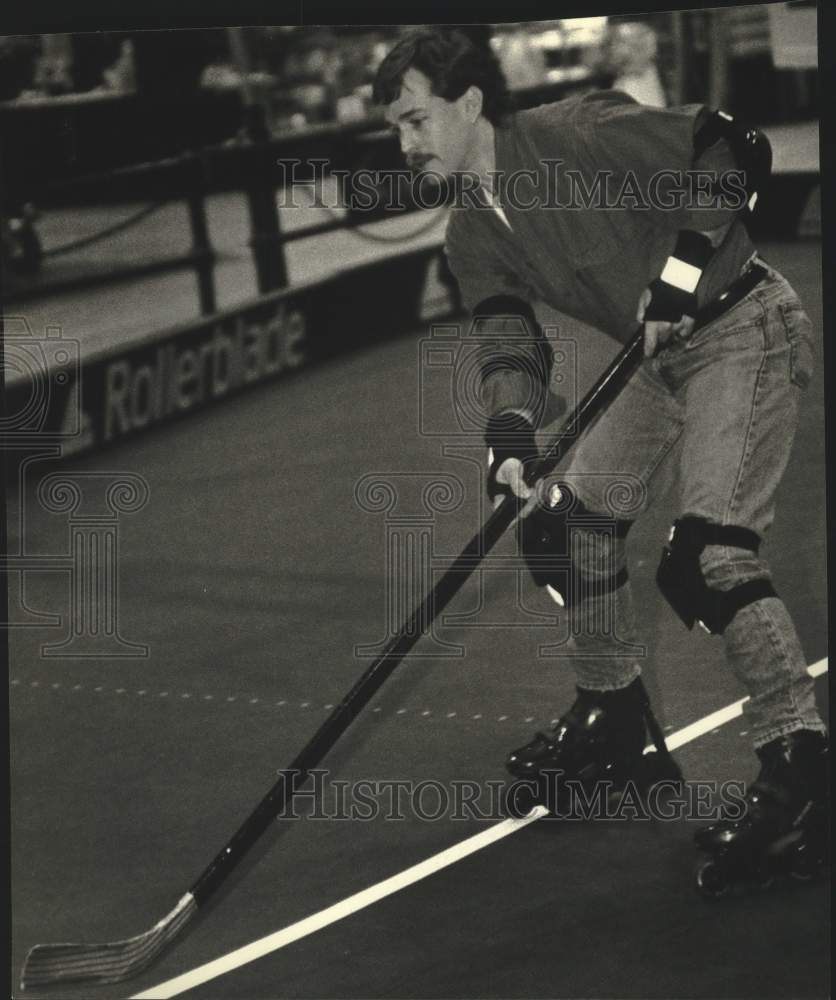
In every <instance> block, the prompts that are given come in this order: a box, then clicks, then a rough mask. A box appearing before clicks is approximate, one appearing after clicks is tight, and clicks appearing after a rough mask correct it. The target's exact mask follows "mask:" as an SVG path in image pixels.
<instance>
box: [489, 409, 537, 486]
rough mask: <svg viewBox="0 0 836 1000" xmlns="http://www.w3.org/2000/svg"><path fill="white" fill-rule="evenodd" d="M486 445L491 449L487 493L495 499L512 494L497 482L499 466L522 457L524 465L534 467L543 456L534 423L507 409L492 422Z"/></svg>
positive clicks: (492, 418)
mask: <svg viewBox="0 0 836 1000" xmlns="http://www.w3.org/2000/svg"><path fill="white" fill-rule="evenodd" d="M485 444H486V445H487V446H488V463H489V464H488V481H487V490H488V496H489V497H490V498H491V500H493V499H494V497H496V496H499V495H507V494H509V493H511V488H510V487H509V486H506V485H505V484H504V483H499V482H497V480H496V474H497V472H498V471H499V467H500V466H501V465H502V463H503V462H504V461H505V460H506V459H508V458H518V459H519V460H520V461H521V462H522V463H523V466H524V467H525V466H527V465H529V466H530V465H531V464H532V463H533V462H535V461H536V460H537V458H538V457H539V454H540V453H539V451H538V449H537V442H536V441H535V439H534V424H532V423H531V421H530V420H528V419H527V418H526V417H524V416H523V415H522V414H521V413H515V412H514V411H513V410H507V411H506V412H504V413H498V414H496V416H493V417H491V418H490V420H488V425H487V427H486V428H485Z"/></svg>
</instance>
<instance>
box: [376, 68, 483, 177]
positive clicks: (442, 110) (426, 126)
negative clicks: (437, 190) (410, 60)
mask: <svg viewBox="0 0 836 1000" xmlns="http://www.w3.org/2000/svg"><path fill="white" fill-rule="evenodd" d="M474 108H475V106H474V103H473V88H471V91H466V92H465V93H464V94H462V96H461V97H460V98H458V100H455V101H446V100H444V98H443V97H437V96H436V95H435V94H433V93H432V88H431V84H430V81H429V79H428V78H427V77H426V76H424V74H423V73H422V72H421V71H420V70H417V69H413V68H410V69H408V70H407V71H406V73H404V76H403V81H402V84H401V92H400V94H399V95H398V97H397V99H396V100H394V101H393V102H392V103H391V104H390V105H388V106H387V108H386V120H387V121H388V122H389V124H390V125H391V126H392V127H393V128H394V129H395V130H396V131H397V132H398V134H399V136H400V141H401V152H402V153H403V154H404V157H405V158H406V162H407V164H408V165H409V167H410V169H412V170H414V171H416V172H421V171H424V170H426V171H434V172H435V173H439V174H443V175H444V176H445V177H449V176H450V175H451V174H453V173H455V172H456V171H460V170H464V169H466V168H467V167H468V163H467V159H468V155H469V152H470V150H471V149H472V148H473V141H474V137H475V133H476V123H475V119H477V118H478V115H479V111H478V110H476V111H475V113H474Z"/></svg>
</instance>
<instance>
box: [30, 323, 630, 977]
mask: <svg viewBox="0 0 836 1000" xmlns="http://www.w3.org/2000/svg"><path fill="white" fill-rule="evenodd" d="M642 354H643V328H640V329H639V330H638V331H637V332H636V333H635V334H634V335H633V336H632V338H631V339H630V341H629V342H628V343H627V345H626V346H625V347H624V348H623V349H622V350H621V351H620V352H619V354H618V355H617V357H616V358H615V360H614V361H613V362H612V363H611V364H610V365H609V367H608V368H607V369H606V371H605V372H604V373H603V375H601V377H600V378H599V379H598V381H597V382H596V383H595V385H594V386H593V387H592V388H591V389H590V390H589V392H588V393H587V394H586V396H584V398H583V399H582V400H581V402H580V403H579V404H578V406H577V407H576V409H575V410H574V411H573V412H572V414H571V416H570V418H569V420H568V421H567V422H566V423H565V424H564V426H563V429H562V430H561V431H560V433H559V434H558V435H557V436H556V438H555V439H554V441H553V442H552V443H551V445H550V446H549V448H548V450H547V451H546V453H545V454H544V455H543V457H542V458H541V459H540V461H539V462H538V464H537V465H536V467H535V469H534V470H533V473H532V475H531V476H530V477H529V478H530V480H531V481H532V482H534V481H535V480H536V479H540V478H542V477H543V476H544V475H547V474H548V473H550V472H551V471H552V470H553V469H554V468H555V466H556V465H557V463H558V462H559V461H560V460H561V459H562V458H563V457H564V455H565V454H566V452H567V451H568V450H569V448H570V447H571V446H572V445H573V444H574V442H575V441H576V440H577V438H578V436H579V435H580V434H581V433H583V431H584V430H586V428H587V427H588V426H589V425H590V424H591V423H592V421H593V420H595V418H596V417H597V416H598V415H599V414H600V413H602V412H603V411H604V409H605V408H606V407H607V406H608V405H609V404H610V402H611V401H612V400H613V399H614V398H615V397H616V396H617V395H618V393H619V392H620V391H621V389H622V388H623V387H624V385H625V384H626V383H627V381H628V380H629V378H630V376H631V375H632V374H633V372H634V371H635V370H636V368H637V367H638V365H639V362H640V361H641V358H642ZM522 505H523V502H522V501H521V500H518V499H517V498H516V497H512V496H508V497H506V499H505V500H504V501H503V502H502V503H501V504H500V505H499V506H498V507H497V508H496V510H494V511H493V513H492V514H491V515H490V517H489V518H488V519H487V521H486V522H485V523H484V525H483V526H482V528H481V529H480V531H479V532H478V533H477V534H476V535H475V536H474V537H473V538H472V539H471V540H470V542H469V543H468V544H467V546H466V547H465V548H464V549H463V550H462V552H461V554H460V555H459V556H458V558H457V559H456V560H455V562H454V563H453V564H452V566H451V567H450V568H449V569H448V570H447V572H446V573H444V575H443V576H442V577H441V578H440V579H439V581H438V582H437V583H436V584H435V586H434V587H433V588H432V590H431V591H430V592H429V594H427V596H426V597H425V598H424V601H423V602H422V603H421V604H420V605H419V606H418V607H417V608H416V609H415V610H414V611H413V613H412V615H411V616H410V617H409V618H408V619H407V621H406V622H405V623H404V624H403V625H402V627H401V630H400V632H398V634H397V635H396V636H394V637H393V638H392V639H391V640H390V642H389V643H388V645H387V646H386V648H385V649H384V651H383V652H382V653H381V654H380V656H378V657H377V659H375V661H374V662H373V663H372V664H371V665H370V666H369V667H368V669H367V670H366V671H365V673H364V674H363V675H362V676H361V677H360V679H359V680H358V681H357V682H356V683H355V685H354V687H352V689H351V690H350V691H349V692H348V694H347V695H346V696H345V697H344V698H343V700H342V701H341V702H340V703H339V705H337V707H336V708H335V709H334V710H333V712H332V713H331V714H330V715H329V716H328V718H327V719H326V720H325V722H323V724H322V725H321V726H320V727H319V729H318V730H317V732H316V733H315V734H314V736H313V738H312V739H311V740H310V742H309V743H308V744H307V746H305V747H304V749H303V750H302V751H301V752H300V753H299V754H298V756H297V757H296V758H295V759H294V760H293V762H292V763H291V764H290V766H289V767H288V768H287V769H286V770H284V771H282V772H280V775H279V778H278V780H277V781H276V783H275V784H274V785H273V787H272V788H271V789H270V790H269V792H267V794H266V795H265V796H264V798H263V799H262V800H261V802H259V804H258V805H257V806H256V808H255V809H254V810H253V812H252V813H251V814H250V816H249V817H248V818H247V819H246V820H245V821H244V823H243V824H242V825H241V827H240V828H239V829H238V830H237V831H236V832H235V833H234V834H233V836H232V838H231V839H230V840H229V842H228V843H227V844H226V845H225V846H224V847H223V848H222V849H221V851H220V852H219V853H218V854H217V855H216V857H215V858H214V859H213V861H212V862H211V864H210V865H209V866H208V867H207V868H206V870H205V871H204V872H203V873H202V874H201V875H200V877H199V878H198V879H197V881H196V882H195V883H194V885H193V886H192V887H191V889H189V891H188V892H187V893H185V895H183V896H182V897H181V898H180V900H179V902H178V903H177V905H176V906H175V907H174V909H173V910H172V911H171V912H170V913H168V914H167V915H166V916H164V917H163V918H162V919H161V920H160V921H158V922H157V923H156V924H155V925H154V926H153V927H152V928H151V929H150V930H148V931H146V932H145V933H143V934H139V935H137V936H136V937H132V938H126V939H124V940H121V941H111V942H108V943H100V944H38V945H35V946H34V947H33V948H32V949H31V950H30V951H29V954H28V955H27V956H26V961H25V962H24V965H23V970H22V972H21V988H22V989H26V988H29V987H40V986H48V985H50V984H52V983H58V982H72V981H75V982H89V983H94V982H95V983H116V982H120V981H122V980H125V979H129V978H131V977H132V976H135V975H136V974H137V973H139V972H140V971H141V970H142V969H144V968H146V967H147V966H148V965H150V964H151V963H152V962H153V961H154V959H155V958H156V957H157V956H158V955H159V954H160V953H161V952H162V951H163V950H164V949H165V947H166V946H167V945H168V943H169V942H170V941H171V940H172V939H173V938H174V937H175V936H176V935H177V934H179V932H180V931H181V930H182V928H183V927H184V926H185V924H186V923H188V921H189V920H190V919H191V918H192V917H193V916H194V914H195V913H196V912H197V911H198V909H199V908H200V907H202V906H203V905H204V904H205V903H206V902H207V900H208V899H209V898H210V897H211V896H212V894H213V893H214V892H215V890H216V889H217V888H218V887H219V886H220V885H221V883H222V882H223V881H224V880H225V879H226V878H227V876H228V875H229V874H230V873H231V872H232V870H233V869H234V868H235V867H236V865H237V864H238V863H239V862H240V861H241V859H242V858H243V857H244V855H245V854H246V853H247V852H248V851H249V850H250V848H251V847H252V846H253V844H255V842H256V841H257V840H258V838H259V837H260V836H261V834H262V833H263V832H264V831H265V830H266V829H267V827H268V826H269V825H270V823H271V822H272V821H273V820H274V819H275V818H276V817H277V816H278V815H279V814H280V813H281V812H282V811H283V810H284V809H285V808H286V806H287V805H288V803H289V802H290V801H291V800H292V798H293V796H294V794H295V793H296V792H297V791H298V789H299V788H300V786H301V785H302V783H303V782H304V781H305V779H306V778H307V777H308V775H309V773H310V771H311V770H312V769H313V768H315V767H316V766H317V765H318V764H319V763H320V762H321V761H322V759H323V757H324V756H325V755H326V754H327V753H328V751H329V750H330V749H331V748H332V747H333V746H334V744H335V743H336V742H337V740H338V739H339V738H340V736H341V735H342V734H343V732H345V730H346V729H347V728H348V726H349V725H350V724H351V722H352V721H353V720H354V719H355V718H356V717H357V715H358V714H359V713H360V711H361V710H362V709H363V707H364V706H365V705H367V704H368V702H369V701H370V700H371V699H372V697H373V696H374V695H375V693H376V692H377V691H378V690H379V688H380V687H381V686H382V684H383V683H384V681H386V679H387V678H388V677H389V676H390V675H391V674H392V672H393V671H394V669H395V668H396V667H397V666H398V664H399V663H400V661H401V659H402V658H403V657H404V656H405V655H406V653H407V652H408V651H409V650H410V649H411V648H412V647H413V646H414V645H415V643H416V642H417V641H418V639H419V638H420V637H421V635H422V634H423V633H424V632H425V631H426V629H427V628H428V627H429V626H430V625H431V623H432V622H433V620H434V618H435V616H436V615H438V614H439V613H440V612H441V611H442V610H443V608H444V607H446V605H447V604H448V603H449V601H450V600H451V599H452V598H453V596H454V595H455V594H456V593H457V592H458V590H459V589H460V588H461V587H462V585H463V584H464V583H465V581H466V580H467V579H468V578H469V577H470V574H471V573H472V572H473V570H474V569H476V567H477V566H478V565H479V564H480V562H481V561H482V559H484V557H485V556H486V555H487V554H488V552H490V551H491V549H492V548H493V547H494V545H495V544H496V543H497V541H498V540H499V538H500V537H501V536H502V534H503V533H504V532H505V530H506V529H507V528H508V527H509V526H510V524H511V523H512V522H513V520H514V518H515V517H516V516H517V514H518V513H519V511H520V509H521V508H522Z"/></svg>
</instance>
